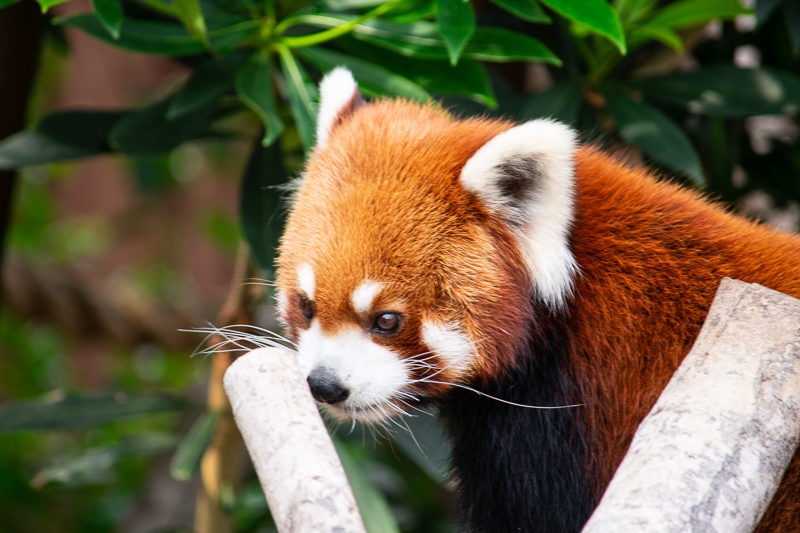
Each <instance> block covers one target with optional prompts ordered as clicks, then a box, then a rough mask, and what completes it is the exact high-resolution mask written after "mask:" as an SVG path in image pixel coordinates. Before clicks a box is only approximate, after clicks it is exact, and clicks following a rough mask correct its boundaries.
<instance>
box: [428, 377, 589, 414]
mask: <svg viewBox="0 0 800 533" xmlns="http://www.w3.org/2000/svg"><path fill="white" fill-rule="evenodd" d="M413 383H433V384H436V385H450V386H452V387H458V388H460V389H464V390H468V391H470V392H474V393H475V394H478V395H480V396H484V397H486V398H489V399H491V400H495V401H498V402H500V403H505V404H508V405H513V406H514V407H524V408H526V409H570V408H572V407H583V405H584V404H582V403H576V404H573V405H526V404H524V403H516V402H511V401H508V400H504V399H502V398H498V397H497V396H492V395H491V394H486V393H485V392H483V391H479V390H478V389H473V388H472V387H470V386H468V385H464V384H462V383H453V382H449V381H436V380H430V379H428V378H422V379H417V380H414V381H413Z"/></svg>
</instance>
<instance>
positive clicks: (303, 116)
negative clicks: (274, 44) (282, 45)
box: [280, 49, 317, 151]
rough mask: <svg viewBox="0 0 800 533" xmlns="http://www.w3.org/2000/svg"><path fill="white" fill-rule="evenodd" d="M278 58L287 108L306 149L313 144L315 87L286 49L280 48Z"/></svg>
mask: <svg viewBox="0 0 800 533" xmlns="http://www.w3.org/2000/svg"><path fill="white" fill-rule="evenodd" d="M280 60H281V70H282V72H283V78H284V79H285V80H286V83H287V85H288V87H287V90H288V93H289V108H290V110H291V112H292V116H293V117H294V121H295V123H296V124H297V131H298V132H299V134H300V141H301V142H302V143H303V147H304V148H305V149H306V151H308V150H310V149H311V148H312V147H313V146H314V131H315V129H316V128H315V124H316V113H315V111H314V101H315V100H316V92H317V89H316V87H315V86H314V84H313V83H311V80H310V78H309V77H308V74H306V72H305V70H304V69H303V67H302V65H300V63H299V62H298V61H297V60H296V59H295V57H294V56H293V55H292V53H291V52H290V51H289V50H288V49H283V50H281V52H280Z"/></svg>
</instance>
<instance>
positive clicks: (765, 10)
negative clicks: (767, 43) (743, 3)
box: [756, 0, 783, 28]
mask: <svg viewBox="0 0 800 533" xmlns="http://www.w3.org/2000/svg"><path fill="white" fill-rule="evenodd" d="M782 2H783V0H757V2H756V28H760V27H761V26H763V25H764V23H765V22H766V21H767V20H769V17H771V16H772V13H774V12H775V9H776V8H777V7H778V6H779V5H781V3H782Z"/></svg>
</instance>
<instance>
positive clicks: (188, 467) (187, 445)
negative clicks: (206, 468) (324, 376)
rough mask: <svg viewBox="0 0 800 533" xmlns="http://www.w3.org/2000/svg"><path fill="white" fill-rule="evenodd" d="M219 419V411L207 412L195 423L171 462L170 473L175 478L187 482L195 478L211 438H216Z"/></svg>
mask: <svg viewBox="0 0 800 533" xmlns="http://www.w3.org/2000/svg"><path fill="white" fill-rule="evenodd" d="M219 417H220V412H219V411H207V412H205V413H203V414H202V415H200V417H199V418H198V419H197V420H196V421H195V423H194V425H192V428H191V429H190V430H189V432H188V433H187V434H186V436H185V437H183V440H181V442H180V444H179V445H178V449H177V450H175V455H173V456H172V461H170V465H169V471H170V474H172V477H173V478H175V479H177V480H178V481H186V480H188V479H191V478H192V477H193V476H194V474H195V473H196V472H197V470H198V469H199V468H200V461H201V460H202V459H203V454H204V453H205V451H206V448H208V444H209V443H210V442H211V437H213V436H214V429H215V428H216V427H217V421H219Z"/></svg>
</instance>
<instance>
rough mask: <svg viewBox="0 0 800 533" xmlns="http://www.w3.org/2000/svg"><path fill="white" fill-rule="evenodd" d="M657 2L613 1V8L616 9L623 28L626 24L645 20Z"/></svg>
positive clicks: (652, 0)
mask: <svg viewBox="0 0 800 533" xmlns="http://www.w3.org/2000/svg"><path fill="white" fill-rule="evenodd" d="M656 1H657V0H615V2H614V7H615V8H616V9H617V14H618V15H619V18H620V20H622V22H623V26H626V25H627V24H635V23H637V22H639V21H640V20H642V19H643V18H645V17H646V16H647V15H649V14H650V12H651V11H653V8H654V7H655V6H656Z"/></svg>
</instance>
